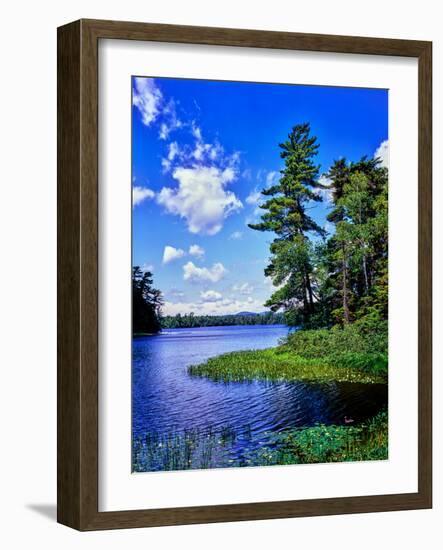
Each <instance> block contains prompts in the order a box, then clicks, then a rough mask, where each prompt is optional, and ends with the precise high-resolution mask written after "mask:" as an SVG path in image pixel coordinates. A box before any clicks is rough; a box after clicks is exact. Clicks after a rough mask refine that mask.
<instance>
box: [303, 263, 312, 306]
mask: <svg viewBox="0 0 443 550" xmlns="http://www.w3.org/2000/svg"><path fill="white" fill-rule="evenodd" d="M305 282H306V290H307V291H308V299H309V308H310V310H311V312H312V311H314V296H313V293H312V286H311V279H310V277H309V273H308V270H307V269H306V268H305Z"/></svg>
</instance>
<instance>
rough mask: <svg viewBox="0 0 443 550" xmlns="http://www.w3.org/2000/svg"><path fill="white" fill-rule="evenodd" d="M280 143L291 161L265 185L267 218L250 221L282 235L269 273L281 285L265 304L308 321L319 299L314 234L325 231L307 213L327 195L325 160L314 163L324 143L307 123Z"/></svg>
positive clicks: (255, 226) (291, 318)
mask: <svg viewBox="0 0 443 550" xmlns="http://www.w3.org/2000/svg"><path fill="white" fill-rule="evenodd" d="M279 147H280V149H281V151H280V157H281V158H282V159H283V160H284V165H285V167H284V169H283V170H281V171H280V173H281V177H280V180H279V182H278V183H277V184H275V185H273V186H271V187H269V188H266V189H263V190H262V195H263V196H264V197H266V198H268V199H267V200H266V201H265V202H264V203H263V204H262V205H261V206H260V208H261V209H263V210H264V211H265V212H264V214H262V217H261V222H259V223H256V224H250V225H249V227H251V228H252V229H255V230H257V231H272V232H273V233H275V235H276V238H275V239H274V240H273V242H272V244H271V246H270V252H271V258H270V262H269V265H268V266H267V267H266V269H265V275H266V276H267V277H270V278H271V279H272V281H273V284H274V285H275V286H277V287H279V288H278V290H276V291H275V292H274V293H273V294H272V296H271V297H270V298H269V300H268V301H267V302H266V304H265V305H266V306H268V307H270V308H271V309H272V310H273V311H278V310H280V309H283V310H284V311H285V312H286V313H287V319H288V322H289V323H291V324H300V322H301V323H302V324H304V325H305V326H307V325H308V323H309V321H310V319H312V315H313V314H314V311H315V308H316V305H315V304H316V302H317V300H318V296H316V282H315V279H314V276H313V272H314V265H313V262H312V256H313V248H312V243H311V242H310V240H309V235H317V236H321V237H323V236H324V235H325V231H324V230H323V229H322V228H321V227H320V226H319V225H318V224H317V223H316V222H315V221H314V220H313V219H312V218H311V217H310V216H309V215H308V214H307V205H308V203H311V202H312V201H314V202H320V201H321V200H322V198H321V195H320V194H319V192H318V190H319V188H322V187H323V186H322V185H321V184H320V183H319V182H318V175H319V166H318V165H316V164H315V163H314V158H315V157H316V155H317V150H318V148H319V145H318V144H317V138H316V137H315V136H311V133H310V125H309V124H308V123H304V124H299V125H297V126H294V127H293V129H292V131H291V133H290V134H289V135H288V139H287V140H286V141H285V142H283V143H281V144H280V145H279ZM300 313H301V315H300Z"/></svg>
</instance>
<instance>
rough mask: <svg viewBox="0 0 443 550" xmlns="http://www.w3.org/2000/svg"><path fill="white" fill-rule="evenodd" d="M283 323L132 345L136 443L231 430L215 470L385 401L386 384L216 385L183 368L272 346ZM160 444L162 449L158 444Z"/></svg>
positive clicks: (166, 336)
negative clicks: (287, 433) (285, 436)
mask: <svg viewBox="0 0 443 550" xmlns="http://www.w3.org/2000/svg"><path fill="white" fill-rule="evenodd" d="M287 333H288V327H286V326H283V325H251V326H228V327H202V328H192V329H168V330H164V331H163V332H162V333H161V334H159V335H158V336H146V337H137V338H134V339H133V368H132V392H133V393H132V407H133V410H132V422H133V425H132V431H133V438H134V439H135V438H140V437H144V436H146V435H147V434H156V436H160V437H161V436H167V434H173V433H175V434H176V433H182V432H183V431H185V430H201V431H203V432H204V431H207V430H210V431H215V432H217V430H223V429H226V428H229V429H230V430H232V431H233V432H234V433H236V434H243V435H244V434H247V437H246V436H244V437H237V438H236V440H235V442H232V444H230V448H229V449H228V451H229V452H228V453H227V455H223V456H221V457H220V460H219V462H217V460H215V464H213V466H227V465H229V464H228V463H227V462H226V460H227V458H226V456H229V457H231V458H230V460H232V457H235V458H238V457H242V456H244V455H246V454H247V453H248V452H249V451H250V450H251V449H256V448H257V447H260V446H261V445H266V444H267V442H268V439H269V434H272V433H275V432H279V431H281V430H284V429H288V428H295V427H301V426H313V425H315V424H316V423H325V424H343V423H344V417H345V416H348V417H351V418H353V419H354V421H355V422H356V423H357V422H359V421H361V420H365V419H366V418H369V417H372V416H374V415H375V414H376V413H377V412H378V411H379V410H380V408H381V407H383V406H384V405H385V404H386V403H387V386H386V385H378V384H356V383H335V382H333V383H322V384H318V383H316V384H311V383H305V382H267V381H253V382H229V383H226V382H215V381H211V380H208V379H205V378H200V377H192V376H190V375H189V374H188V372H187V367H188V366H189V365H192V364H198V363H201V362H203V361H205V360H206V359H208V358H209V357H213V356H216V355H219V354H222V353H226V352H230V351H238V350H247V349H264V348H269V347H274V346H277V345H278V343H279V340H280V339H281V338H283V337H285V336H286V335H287ZM158 445H159V446H160V445H161V443H159V444H158Z"/></svg>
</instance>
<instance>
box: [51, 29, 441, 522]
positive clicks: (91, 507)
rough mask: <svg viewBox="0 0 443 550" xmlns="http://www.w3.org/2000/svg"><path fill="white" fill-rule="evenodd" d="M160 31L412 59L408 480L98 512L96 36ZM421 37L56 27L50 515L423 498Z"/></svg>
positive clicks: (425, 317)
mask: <svg viewBox="0 0 443 550" xmlns="http://www.w3.org/2000/svg"><path fill="white" fill-rule="evenodd" d="M100 39H115V40H121V39H123V40H139V41H159V42H172V43H183V44H206V45H223V46H239V47H249V48H272V49H282V50H304V51H309V52H335V53H347V54H371V55H377V56H404V57H413V58H417V59H418V67H419V75H418V86H419V120H418V135H419V142H418V155H419V166H418V185H419V193H418V197H419V198H418V213H419V250H418V258H419V261H418V265H419V289H418V293H419V304H418V308H419V320H418V324H419V334H418V338H419V356H418V369H419V373H418V404H419V407H418V434H419V435H418V438H419V439H418V491H417V492H416V493H407V494H406V493H405V494H385V495H376V496H357V497H345V498H321V499H313V500H294V501H281V502H255V503H247V504H229V505H216V506H195V507H183V508H167V509H147V510H135V511H125V510H122V511H117V512H99V511H98V467H99V465H98V247H99V242H98V183H97V182H98V123H97V117H98V42H99V40H100ZM431 71H432V44H431V43H430V42H422V41H410V40H393V39H380V38H361V37H348V36H328V35H313V34H299V33H286V32H268V31H266V32H264V31H257V30H238V29H222V28H205V27H188V26H175V25H159V24H146V23H132V22H117V21H97V20H80V21H76V22H73V23H70V24H68V25H65V26H63V27H60V28H59V29H58V174H57V177H58V483H57V486H58V503H57V507H58V521H59V522H60V523H62V524H65V525H68V526H70V527H73V528H75V529H79V530H82V531H86V530H97V529H113V528H132V527H148V526H160V525H178V524H192V523H209V522H224V521H244V520H256V519H272V518H289V517H299V516H319V515H331V514H347V513H362V512H376V511H390V510H408V509H419V508H430V507H431V506H432V418H431V409H432V403H431V393H432V390H431V384H432V382H431V378H432V374H431V345H432V341H431V317H432V310H431V298H432V290H431V286H432V280H431V277H432V241H431V239H432V234H431V231H432V229H431V228H432V223H431V222H432V220H431V205H432V190H431V183H432V172H431V171H432V152H431V151H432V107H431V100H432V96H431V94H432V82H431Z"/></svg>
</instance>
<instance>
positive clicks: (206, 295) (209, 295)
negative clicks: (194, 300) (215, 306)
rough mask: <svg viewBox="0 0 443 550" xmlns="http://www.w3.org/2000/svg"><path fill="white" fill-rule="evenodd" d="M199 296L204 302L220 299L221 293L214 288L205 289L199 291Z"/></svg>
mask: <svg viewBox="0 0 443 550" xmlns="http://www.w3.org/2000/svg"><path fill="white" fill-rule="evenodd" d="M200 298H201V299H202V300H204V301H205V302H218V301H219V300H221V299H222V295H221V294H220V292H217V291H216V290H206V291H204V292H200Z"/></svg>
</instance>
